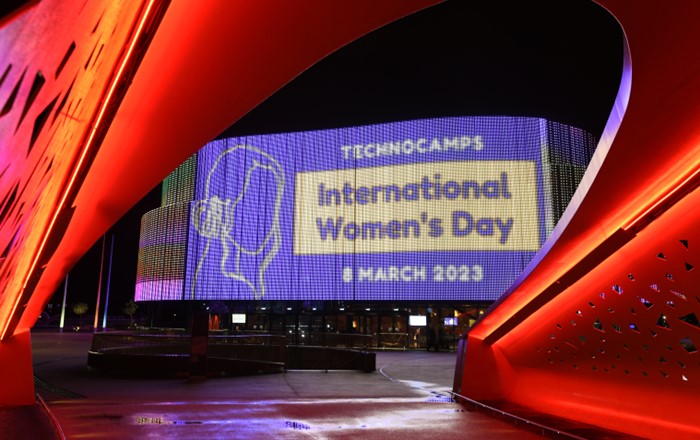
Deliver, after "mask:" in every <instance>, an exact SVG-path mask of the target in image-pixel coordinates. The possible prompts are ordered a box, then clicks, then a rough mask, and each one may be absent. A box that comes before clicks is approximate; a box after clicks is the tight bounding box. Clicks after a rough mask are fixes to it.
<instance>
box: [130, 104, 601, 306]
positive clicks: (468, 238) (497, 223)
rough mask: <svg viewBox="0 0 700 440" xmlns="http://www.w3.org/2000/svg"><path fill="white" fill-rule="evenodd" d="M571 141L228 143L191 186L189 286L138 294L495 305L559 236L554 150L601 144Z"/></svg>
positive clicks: (525, 136) (509, 121)
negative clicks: (555, 231)
mask: <svg viewBox="0 0 700 440" xmlns="http://www.w3.org/2000/svg"><path fill="white" fill-rule="evenodd" d="M558 131H565V132H567V133H568V134H567V136H566V138H567V139H565V140H564V142H561V136H558V137H557V136H553V135H557V133H555V132H558ZM576 132H577V131H576V130H574V133H576ZM571 133H572V132H571V128H570V127H565V126H561V125H558V124H553V123H550V122H548V121H545V120H543V119H537V118H515V117H463V118H441V119H426V120H415V121H405V122H396V123H390V124H380V125H373V126H363V127H350V128H341V129H333V130H322V131H313V132H298V133H284V134H274V135H260V136H246V137H240V138H228V139H219V140H215V141H213V142H211V143H209V144H207V145H206V146H205V147H204V148H203V149H202V150H201V151H200V152H199V153H197V155H196V161H195V162H194V163H193V162H192V161H189V162H188V164H187V167H188V168H187V169H188V170H192V169H194V172H193V174H194V178H193V182H190V183H189V185H190V187H191V189H190V190H188V191H184V192H183V191H180V192H183V193H186V194H190V195H188V196H187V198H190V197H191V198H192V199H191V200H187V201H185V200H182V201H181V202H182V203H181V204H182V205H183V206H187V210H188V212H189V222H188V226H187V228H186V229H187V230H186V232H185V235H186V240H185V241H186V243H185V245H184V249H186V251H185V252H184V254H183V252H182V250H181V249H182V248H183V247H180V248H178V249H180V251H179V253H178V255H179V256H180V257H181V256H182V255H184V262H183V264H182V266H184V267H182V271H181V272H182V274H183V275H180V276H179V278H180V283H179V284H178V283H173V282H172V280H169V281H167V282H166V280H165V279H159V280H153V279H150V280H148V279H146V278H147V277H144V278H141V279H140V280H139V283H137V295H136V297H137V298H136V299H137V300H147V299H185V300H194V299H196V300H207V299H215V300H252V299H265V300H448V301H451V300H495V299H497V298H498V296H500V295H501V294H502V293H503V292H504V291H505V290H506V289H507V288H508V287H509V286H510V284H511V283H512V282H513V281H514V280H515V278H516V277H517V276H518V275H519V274H520V273H521V271H522V270H523V269H524V268H525V266H526V265H527V264H528V262H529V261H530V260H531V259H532V257H533V256H534V254H535V252H536V251H537V250H538V249H539V247H540V246H541V244H542V242H543V241H544V239H545V238H546V235H547V233H548V232H549V230H551V227H552V226H553V221H552V218H551V217H552V215H553V214H552V205H556V203H554V202H553V199H554V197H553V196H552V188H551V187H552V180H551V175H552V173H551V172H550V171H551V170H552V169H553V167H552V164H551V159H552V158H553V157H561V156H562V154H561V152H559V153H557V154H552V151H554V150H553V149H552V145H550V144H556V143H560V144H567V147H566V148H565V149H564V150H566V151H578V150H577V149H576V146H575V145H574V146H573V148H571V145H570V144H571V143H572V142H573V143H577V142H583V143H585V142H584V141H587V140H589V139H588V138H587V137H585V136H583V137H580V138H578V137H576V136H571ZM559 134H560V133H559ZM553 139H560V141H553ZM559 150H561V148H559ZM589 150H590V148H589ZM562 151H563V150H562ZM569 156H571V155H570V154H569ZM577 160H578V159H577ZM560 162H561V163H562V164H563V165H565V166H570V165H571V162H576V160H572V158H569V160H568V161H560ZM193 167H194V168H193ZM190 173H192V171H188V172H187V173H184V174H183V172H182V170H180V172H179V174H178V173H175V175H177V176H178V181H180V183H179V184H178V187H180V186H182V185H183V183H182V180H183V175H185V174H187V175H189V174H190ZM560 174H561V173H560ZM169 191H171V192H172V191H173V189H172V188H170V189H169ZM170 202H173V200H171V201H170ZM178 231H179V233H178V234H177V235H178V236H180V235H182V232H183V229H182V228H181V227H179V228H178ZM165 241H167V240H165ZM170 246H175V245H174V244H173V243H170ZM151 254H153V252H151V253H150V254H149V255H151ZM151 258H153V257H151ZM150 264H153V263H150ZM161 278H167V277H161ZM173 286H178V287H177V288H173Z"/></svg>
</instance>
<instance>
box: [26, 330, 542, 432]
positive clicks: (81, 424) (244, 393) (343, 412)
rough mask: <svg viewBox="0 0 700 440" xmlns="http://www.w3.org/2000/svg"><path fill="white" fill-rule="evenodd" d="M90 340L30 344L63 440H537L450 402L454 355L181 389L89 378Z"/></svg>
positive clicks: (390, 358)
mask: <svg viewBox="0 0 700 440" xmlns="http://www.w3.org/2000/svg"><path fill="white" fill-rule="evenodd" d="M90 336H91V335H85V334H71V333H64V334H58V333H35V334H33V335H32V339H33V347H34V361H35V364H34V370H35V371H34V374H35V375H36V376H37V377H38V378H39V379H41V380H42V381H43V382H45V383H47V384H50V385H51V386H52V387H54V388H50V389H44V388H47V387H37V392H38V393H39V394H40V395H42V397H43V398H44V399H45V400H46V401H47V403H48V405H49V408H50V409H51V410H52V411H53V412H54V414H55V415H56V417H57V418H58V420H59V422H60V423H61V426H62V428H63V430H64V432H65V434H66V436H67V437H68V438H69V439H132V438H138V439H141V438H145V439H219V438H225V439H286V438H289V439H296V438H304V439H306V438H308V439H346V438H347V439H350V438H353V439H357V438H362V439H381V440H390V439H399V438H400V439H407V438H408V439H410V440H417V439H424V438H425V439H428V438H429V439H442V438H445V439H447V438H450V439H454V438H478V439H483V438H487V439H506V438H508V439H512V438H516V437H517V438H518V439H529V438H542V437H540V436H538V435H536V434H535V433H532V432H530V431H526V430H521V429H520V428H518V427H517V426H514V425H511V424H509V423H507V422H504V421H502V420H499V419H495V418H492V417H490V416H488V415H486V414H483V413H480V412H471V411H467V410H466V408H465V407H463V406H462V405H460V404H457V403H454V402H452V401H451V399H450V397H449V393H448V392H449V390H450V389H451V383H452V374H453V371H454V364H455V354H454V353H425V352H388V353H384V352H380V353H378V354H377V371H375V372H372V373H362V372H354V371H331V372H325V371H289V372H287V373H280V374H269V375H258V376H247V377H225V378H212V379H208V380H206V381H204V382H200V383H188V382H187V381H186V380H184V379H135V378H127V377H120V376H110V375H105V374H101V373H98V372H94V371H90V370H89V369H88V367H87V365H86V359H87V350H88V348H89V345H90ZM81 352H82V353H85V356H81V354H80V353H81ZM81 395H82V396H84V397H78V396H81Z"/></svg>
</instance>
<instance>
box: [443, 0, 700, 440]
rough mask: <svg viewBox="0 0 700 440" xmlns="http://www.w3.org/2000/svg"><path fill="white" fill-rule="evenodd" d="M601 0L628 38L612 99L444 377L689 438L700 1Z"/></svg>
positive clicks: (699, 148) (695, 361)
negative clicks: (530, 254) (550, 219)
mask: <svg viewBox="0 0 700 440" xmlns="http://www.w3.org/2000/svg"><path fill="white" fill-rule="evenodd" d="M601 3H602V4H603V5H604V6H605V7H606V8H607V9H608V10H609V11H610V12H611V13H612V14H613V15H614V16H615V17H616V18H617V19H618V20H619V21H620V23H621V25H622V28H623V31H624V33H625V37H626V44H627V47H626V50H625V54H626V55H625V65H624V70H623V80H622V84H621V86H620V91H619V93H618V96H617V100H616V103H615V107H614V109H613V113H612V114H611V116H610V119H609V121H608V124H607V126H606V129H605V132H604V134H603V137H602V140H601V141H600V143H599V145H598V148H597V150H596V155H595V156H594V158H593V161H592V162H591V165H590V166H589V169H588V170H587V173H586V175H585V176H584V179H583V181H582V183H581V185H580V187H579V188H578V191H577V192H576V194H575V195H574V199H573V201H572V203H571V204H570V206H569V207H568V209H567V211H566V213H565V214H564V217H563V218H562V220H561V221H560V222H559V224H558V226H557V228H556V229H555V232H554V234H553V235H552V236H551V237H550V239H549V240H548V241H547V243H546V244H545V246H544V248H543V249H542V250H541V251H540V253H539V254H538V256H537V257H536V258H535V260H536V261H533V263H531V265H530V268H529V270H528V271H527V272H526V273H525V274H523V275H522V276H521V277H520V279H519V280H518V281H516V283H515V285H514V286H513V287H512V288H511V289H510V291H509V292H507V294H506V295H504V296H503V297H502V298H501V299H500V300H499V301H498V302H497V304H494V306H493V307H492V308H491V309H490V310H489V313H488V314H487V315H486V316H485V317H484V319H482V320H481V322H479V323H478V324H477V325H476V326H475V327H473V328H472V330H471V331H470V332H469V334H468V336H467V338H466V339H464V340H463V341H462V346H461V350H462V351H461V355H462V356H460V366H459V368H458V371H457V375H456V380H455V391H456V392H458V393H460V394H462V395H464V396H467V397H470V398H472V399H474V400H480V401H489V402H492V403H495V404H497V405H504V404H505V405H513V404H515V405H519V406H524V407H527V408H529V409H530V410H533V409H534V410H536V411H540V412H543V413H547V414H552V415H555V416H560V417H566V418H569V419H573V420H576V421H580V422H585V423H589V424H592V425H596V426H602V427H605V428H609V429H614V430H618V431H621V432H625V433H629V434H633V435H637V436H641V437H652V438H698V436H700V424H699V423H698V419H697V413H698V410H700V399H698V395H699V393H700V353H698V348H697V344H699V343H700V323H699V322H698V318H699V317H700V293H699V291H698V286H699V285H700V278H699V277H698V276H699V272H698V269H696V265H698V264H699V262H700V252H699V251H698V247H699V246H700V233H699V231H698V227H697V224H698V220H699V218H700V217H699V216H700V211H698V206H700V204H699V203H700V200H699V199H700V191H698V189H697V187H698V183H700V176H698V171H699V169H698V162H699V160H700V124H698V120H700V72H699V71H698V67H697V58H698V49H697V47H696V45H695V43H694V42H696V41H699V38H700V29H698V27H697V26H696V25H695V24H694V17H697V16H698V13H700V5H698V4H696V3H693V2H675V3H674V4H673V5H668V4H664V5H661V4H660V3H658V2H644V5H641V4H636V5H634V7H631V6H632V5H630V4H626V3H625V2H621V1H604V2H601ZM652 28H653V29H655V30H654V32H653V33H652V32H650V29H652Z"/></svg>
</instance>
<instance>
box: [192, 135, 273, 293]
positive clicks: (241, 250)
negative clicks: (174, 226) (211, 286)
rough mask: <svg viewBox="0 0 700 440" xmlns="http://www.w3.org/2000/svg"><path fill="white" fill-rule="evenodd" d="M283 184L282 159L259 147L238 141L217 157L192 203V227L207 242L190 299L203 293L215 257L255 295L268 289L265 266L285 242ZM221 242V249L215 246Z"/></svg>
mask: <svg viewBox="0 0 700 440" xmlns="http://www.w3.org/2000/svg"><path fill="white" fill-rule="evenodd" d="M284 184H285V180H284V171H283V169H282V167H281V166H280V164H279V162H277V160H275V159H274V158H273V157H272V156H270V155H269V154H267V153H265V152H263V151H261V150H259V149H257V148H255V147H251V146H247V145H238V146H235V147H232V148H229V149H227V150H225V151H223V152H222V153H221V154H220V155H219V156H218V157H217V159H216V160H215V162H214V164H213V165H212V167H211V168H210V170H209V173H208V175H207V180H206V186H205V192H204V198H203V199H201V200H196V201H195V202H194V203H193V207H192V220H193V227H194V228H195V230H196V231H197V233H198V234H199V236H201V237H203V238H205V247H204V250H203V251H201V254H200V258H199V261H198V263H197V267H196V270H195V275H194V279H193V281H192V290H191V293H190V296H189V298H188V299H199V298H196V297H197V296H198V295H196V289H197V281H199V280H200V277H201V271H202V267H203V266H204V264H205V262H206V261H207V259H212V258H217V257H218V258H219V273H220V274H221V276H223V277H224V278H230V279H235V280H238V281H241V282H242V283H244V284H246V285H247V286H248V287H250V289H251V290H252V293H253V297H254V298H255V299H260V298H262V297H263V296H264V295H265V289H266V285H265V270H266V269H267V267H268V266H269V265H270V263H271V262H272V260H273V258H274V257H275V255H276V254H277V252H278V251H279V249H280V246H281V244H282V234H281V231H280V210H281V204H282V196H283V194H284ZM217 245H218V246H219V247H220V251H221V252H220V253H215V251H213V250H212V246H217ZM210 253H211V255H210ZM201 294H202V293H201V292H200V293H199V296H201ZM204 294H206V292H204Z"/></svg>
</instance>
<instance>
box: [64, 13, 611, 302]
mask: <svg viewBox="0 0 700 440" xmlns="http://www.w3.org/2000/svg"><path fill="white" fill-rule="evenodd" d="M479 3H488V4H487V5H483V4H479ZM622 45H623V43H622V32H621V30H620V29H619V25H618V24H617V22H616V21H615V20H614V19H613V18H612V17H611V16H610V15H609V14H607V12H606V11H604V10H603V9H602V8H601V7H599V6H597V5H596V4H594V3H593V2H591V1H588V0H567V1H565V2H563V1H557V0H551V1H529V2H522V1H500V2H499V1H493V2H468V1H454V2H446V3H444V4H441V5H438V6H436V7H433V8H430V9H428V10H425V11H422V12H420V13H418V14H414V15H412V16H409V17H406V18H404V19H403V20H400V21H398V22H396V23H393V24H391V25H389V26H386V27H384V28H382V29H379V30H377V31H375V32H373V33H371V34H370V35H367V36H365V37H363V38H361V39H360V40H358V41H356V42H354V43H352V44H350V45H348V46H347V47H345V48H343V49H341V50H339V51H338V52H336V53H334V54H332V55H330V56H328V57H327V58H326V59H324V60H322V61H321V62H319V63H318V64H317V65H315V66H313V67H312V68H310V69H309V70H307V71H306V72H304V73H302V74H301V75H300V76H299V77H297V78H296V79H295V80H293V81H291V82H290V83H289V84H288V85H287V86H285V87H284V88H283V89H281V90H280V91H279V92H277V93H276V94H274V95H273V96H271V97H270V98H268V99H267V100H266V101H265V102H263V103H262V104H261V105H259V106H258V107H257V108H255V109H254V110H252V111H251V112H250V113H249V114H248V115H246V116H245V117H244V118H243V119H241V120H240V121H238V122H237V123H236V124H234V125H233V126H231V127H230V128H229V129H228V130H226V131H225V132H224V133H223V134H222V136H240V135H248V134H263V133H280V132H289V131H303V130H314V129H323V128H335V127H344V126H354V125H364V124H373V123H381V122H390V121H397V120H408V119H418V118H428V117H441V116H468V115H510V116H534V117H543V118H547V119H550V120H553V121H557V122H561V123H564V124H569V125H573V126H576V127H579V128H583V129H585V130H587V131H589V132H590V133H592V134H594V135H595V136H599V135H600V133H601V132H602V131H603V128H604V126H605V123H606V121H607V117H608V115H609V113H610V110H611V108H612V105H613V101H614V99H615V94H616V92H617V89H618V86H619V81H620V76H621V67H622ZM252 67H253V68H254V67H255V66H252ZM159 205H160V189H159V188H156V189H154V191H152V192H151V193H150V194H149V195H148V196H147V197H146V198H144V200H142V201H141V202H140V203H139V204H138V205H137V206H135V207H134V208H133V209H132V210H131V211H130V212H129V213H128V214H127V215H126V216H124V217H123V218H122V219H121V220H120V221H119V222H118V223H117V224H116V225H115V226H114V227H113V228H112V229H111V230H110V231H109V232H108V233H107V245H108V247H107V255H106V259H105V273H104V276H103V282H104V283H105V284H104V285H106V280H107V270H106V268H107V261H108V259H109V243H110V239H111V235H112V234H114V235H115V237H116V238H115V249H114V257H113V258H114V264H113V266H112V277H111V279H112V284H111V289H110V290H111V293H110V295H111V298H110V306H109V307H110V314H112V313H115V314H118V313H120V309H121V308H122V305H123V304H124V303H125V302H126V301H127V300H128V299H130V298H133V294H134V284H135V279H136V256H137V253H138V234H139V223H140V218H141V216H142V215H143V214H144V213H145V212H147V211H149V210H151V209H154V208H156V207H158V206H159ZM100 252H101V240H100V241H98V243H96V244H95V246H93V248H92V249H91V250H90V251H89V252H88V253H87V254H86V255H85V257H84V258H83V259H82V260H81V261H80V262H79V263H78V264H76V266H75V267H74V268H73V270H72V271H71V273H70V281H69V289H68V303H69V304H73V303H74V302H76V301H85V302H87V303H88V304H90V311H89V312H88V314H90V313H94V303H95V295H96V292H97V285H98V279H99V262H100ZM104 289H105V288H104V287H103V293H102V294H103V297H104V294H105V290H104ZM62 294H63V285H61V286H59V289H58V290H57V294H56V295H55V297H54V299H53V301H52V303H54V304H56V303H60V301H61V298H62ZM100 313H102V312H100ZM100 316H101V315H100Z"/></svg>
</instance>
